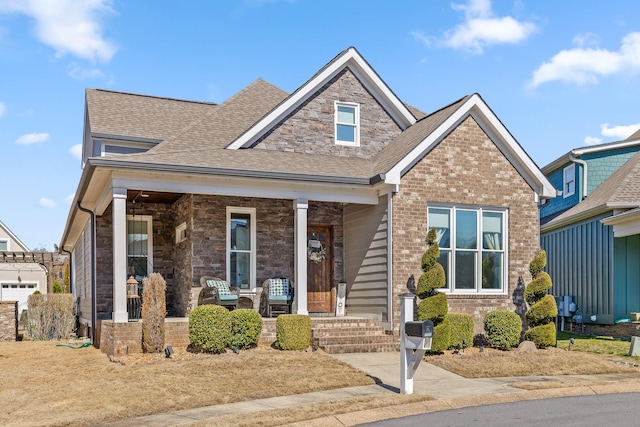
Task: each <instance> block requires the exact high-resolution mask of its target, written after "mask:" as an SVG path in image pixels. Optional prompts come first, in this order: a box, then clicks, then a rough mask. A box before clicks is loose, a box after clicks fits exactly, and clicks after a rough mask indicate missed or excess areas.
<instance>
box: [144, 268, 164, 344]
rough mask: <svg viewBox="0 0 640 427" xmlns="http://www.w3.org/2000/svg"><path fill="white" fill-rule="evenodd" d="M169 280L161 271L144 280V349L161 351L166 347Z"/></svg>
mask: <svg viewBox="0 0 640 427" xmlns="http://www.w3.org/2000/svg"><path fill="white" fill-rule="evenodd" d="M166 290H167V282H165V280H164V278H163V277H162V275H161V274H160V273H151V274H150V275H149V277H145V278H144V279H143V280H142V349H143V351H144V352H145V353H160V352H162V351H163V349H164V317H165V314H166V312H167V303H166V296H165V294H166Z"/></svg>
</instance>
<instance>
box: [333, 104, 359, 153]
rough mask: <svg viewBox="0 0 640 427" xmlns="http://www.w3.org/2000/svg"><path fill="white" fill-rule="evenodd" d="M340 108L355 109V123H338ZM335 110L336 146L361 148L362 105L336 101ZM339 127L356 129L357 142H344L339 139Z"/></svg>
mask: <svg viewBox="0 0 640 427" xmlns="http://www.w3.org/2000/svg"><path fill="white" fill-rule="evenodd" d="M338 107H349V108H353V109H354V121H355V123H343V122H340V121H338ZM333 108H334V119H333V132H334V139H335V144H336V145H345V146H349V147H359V146H360V104H357V103H355V102H342V101H334V103H333ZM338 125H340V126H351V127H353V128H355V131H354V139H355V141H344V140H340V139H338Z"/></svg>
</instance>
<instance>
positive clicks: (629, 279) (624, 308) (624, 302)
mask: <svg viewBox="0 0 640 427" xmlns="http://www.w3.org/2000/svg"><path fill="white" fill-rule="evenodd" d="M614 256H615V267H614V282H615V304H614V314H615V318H616V319H620V318H628V317H629V316H630V314H629V313H636V312H640V235H637V234H636V235H633V236H627V237H619V238H616V239H615V242H614Z"/></svg>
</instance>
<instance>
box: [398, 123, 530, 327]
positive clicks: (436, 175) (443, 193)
mask: <svg viewBox="0 0 640 427" xmlns="http://www.w3.org/2000/svg"><path fill="white" fill-rule="evenodd" d="M434 202H437V203H447V204H464V205H467V206H478V207H480V206H483V207H499V208H507V209H508V212H509V214H508V239H509V241H508V274H507V278H506V280H507V284H508V294H507V295H504V296H503V295H490V296H483V295H473V296H458V295H449V296H448V301H449V311H450V312H455V313H468V314H470V315H472V316H473V318H474V329H475V333H481V332H482V331H483V327H482V322H483V319H484V316H485V314H486V313H488V312H489V311H492V310H496V309H505V310H510V311H516V309H517V308H518V306H520V305H521V304H522V303H523V302H522V295H521V292H515V291H516V288H517V287H518V283H519V278H520V277H523V280H524V283H528V282H529V281H530V280H531V277H530V274H529V270H528V266H529V262H530V261H531V259H532V258H533V256H534V255H535V254H536V252H537V250H538V248H539V244H538V230H539V229H538V209H537V205H536V203H535V196H534V192H533V190H532V189H531V188H530V187H529V185H528V184H527V183H526V181H525V180H524V179H523V178H522V177H521V176H520V174H519V173H518V171H517V170H516V169H515V168H514V167H513V165H512V164H511V163H510V162H509V161H508V160H507V159H506V158H505V157H504V155H502V153H501V152H500V151H499V150H498V148H497V147H496V146H495V145H494V144H493V142H492V141H491V140H490V139H489V137H488V136H487V135H486V134H485V133H484V131H483V130H482V129H481V128H480V126H479V125H478V124H477V123H476V121H475V120H474V119H473V118H471V117H468V118H467V119H466V120H464V121H463V122H462V123H461V124H460V125H459V126H458V127H457V128H456V129H454V130H453V131H452V132H451V133H450V134H449V135H448V136H447V137H446V138H444V140H442V141H441V142H440V143H439V144H438V145H437V146H436V147H434V148H433V150H432V151H431V152H430V153H428V154H427V155H426V156H425V157H424V158H423V159H422V160H421V161H420V162H419V163H417V164H416V165H415V166H414V167H413V168H412V169H411V170H410V171H409V172H407V174H406V175H405V176H404V177H403V178H402V181H401V184H400V186H399V191H398V193H396V194H395V195H394V197H393V218H394V224H393V259H394V264H393V278H394V284H393V295H392V298H393V312H394V318H395V319H396V321H395V322H394V324H395V325H396V330H397V327H398V324H397V322H398V320H399V310H400V298H398V295H400V294H402V293H404V292H407V284H408V283H409V281H410V279H411V278H413V280H415V281H416V283H417V280H418V278H419V277H420V274H421V270H420V262H421V261H420V260H421V257H422V254H423V253H424V251H425V249H426V246H425V243H424V240H425V237H426V233H427V206H428V205H429V203H434Z"/></svg>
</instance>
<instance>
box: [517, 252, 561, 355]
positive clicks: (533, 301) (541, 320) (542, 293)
mask: <svg viewBox="0 0 640 427" xmlns="http://www.w3.org/2000/svg"><path fill="white" fill-rule="evenodd" d="M546 265H547V253H546V252H545V251H542V250H541V251H540V252H538V254H537V255H536V256H535V257H534V258H533V260H532V261H531V263H530V264H529V272H531V276H532V278H533V280H532V281H531V282H530V283H529V284H528V285H527V286H526V288H525V290H524V296H525V300H526V301H527V304H529V310H528V311H527V312H526V313H525V315H524V317H525V320H526V322H527V325H528V326H529V329H528V330H527V331H526V332H525V334H524V337H525V339H530V340H531V341H533V342H534V343H535V344H536V347H538V348H545V347H549V346H552V345H554V344H555V341H556V328H555V325H554V324H553V318H554V317H556V316H557V315H558V306H557V305H556V301H555V298H554V297H553V296H552V295H549V294H547V292H548V291H549V289H551V287H552V286H553V283H552V281H551V277H550V276H549V275H548V274H547V273H545V272H544V271H542V270H543V269H544V267H545V266H546Z"/></svg>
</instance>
